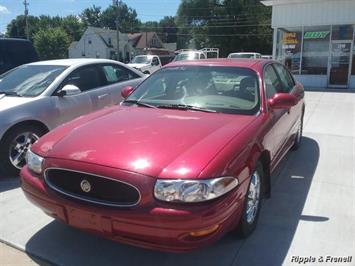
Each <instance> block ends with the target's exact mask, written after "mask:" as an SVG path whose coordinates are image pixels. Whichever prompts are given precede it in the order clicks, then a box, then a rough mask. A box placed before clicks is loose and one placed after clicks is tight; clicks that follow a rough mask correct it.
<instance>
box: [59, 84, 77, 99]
mask: <svg viewBox="0 0 355 266" xmlns="http://www.w3.org/2000/svg"><path fill="white" fill-rule="evenodd" d="M80 93H81V90H80V89H79V88H78V87H77V86H75V85H72V84H67V85H65V86H64V87H63V88H62V89H61V90H60V91H59V92H58V95H59V96H62V97H63V96H73V95H77V94H80Z"/></svg>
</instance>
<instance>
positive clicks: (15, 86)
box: [0, 65, 67, 97]
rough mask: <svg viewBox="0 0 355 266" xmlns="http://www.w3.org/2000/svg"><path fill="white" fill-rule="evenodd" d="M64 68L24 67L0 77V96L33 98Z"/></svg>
mask: <svg viewBox="0 0 355 266" xmlns="http://www.w3.org/2000/svg"><path fill="white" fill-rule="evenodd" d="M66 68H67V67H66V66H51V65H24V66H20V67H17V68H15V69H13V70H10V71H9V72H7V73H5V74H3V75H1V76H0V94H6V95H11V96H24V97H35V96H38V95H40V94H41V93H42V92H44V91H45V90H46V89H47V88H48V86H49V85H51V84H52V82H53V81H54V80H55V79H56V78H57V77H58V76H59V75H60V74H61V73H62V72H63V71H64V70H65V69H66Z"/></svg>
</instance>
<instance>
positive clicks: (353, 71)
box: [351, 25, 355, 75]
mask: <svg viewBox="0 0 355 266" xmlns="http://www.w3.org/2000/svg"><path fill="white" fill-rule="evenodd" d="M353 28H354V31H355V25H354V26H353ZM351 75H355V34H354V45H353V62H352V70H351Z"/></svg>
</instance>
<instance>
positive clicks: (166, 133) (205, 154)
mask: <svg viewBox="0 0 355 266" xmlns="http://www.w3.org/2000/svg"><path fill="white" fill-rule="evenodd" d="M254 119H255V117H253V116H242V115H227V114H219V113H203V112H192V111H183V110H164V109H149V108H144V107H133V106H132V107H124V106H121V107H115V108H114V109H110V110H106V111H101V113H99V114H96V115H95V114H93V115H91V117H90V118H86V119H85V117H84V118H83V119H82V121H79V120H77V121H74V122H72V123H69V124H68V125H67V126H64V127H63V128H59V129H58V130H54V131H52V133H49V134H47V135H46V136H45V137H44V138H43V140H40V141H39V142H38V143H37V145H36V146H37V147H38V146H41V147H40V149H39V150H38V151H42V152H40V154H42V155H44V156H47V157H51V158H59V159H67V160H78V161H81V162H87V163H94V164H99V165H104V166H108V167H113V168H119V169H124V170H128V171H133V172H138V173H141V174H145V175H149V176H154V177H162V178H174V177H175V178H176V177H179V178H188V177H198V175H199V174H200V173H201V171H202V170H203V169H204V168H205V167H206V166H207V164H208V163H209V162H210V161H211V160H212V159H213V158H214V157H215V156H216V155H217V153H218V152H219V151H220V150H221V149H222V148H223V147H224V146H225V145H226V144H228V142H229V141H230V140H231V139H232V138H233V137H235V136H236V135H237V134H238V133H239V132H241V131H242V130H243V129H244V128H245V127H247V126H248V125H249V124H250V123H251V122H252V121H253V120H254ZM56 131H58V132H56ZM43 151H46V152H45V154H44V152H43ZM35 152H36V151H35Z"/></svg>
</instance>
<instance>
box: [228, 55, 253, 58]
mask: <svg viewBox="0 0 355 266" xmlns="http://www.w3.org/2000/svg"><path fill="white" fill-rule="evenodd" d="M229 58H254V54H231V55H230V56H229Z"/></svg>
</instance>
